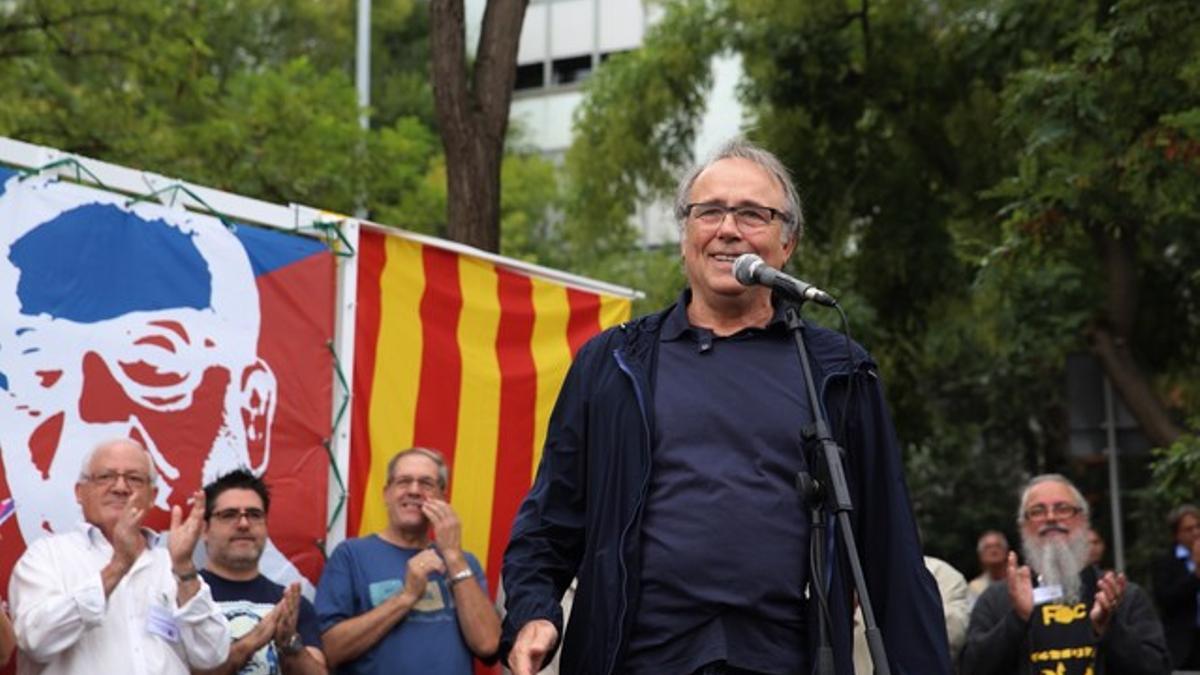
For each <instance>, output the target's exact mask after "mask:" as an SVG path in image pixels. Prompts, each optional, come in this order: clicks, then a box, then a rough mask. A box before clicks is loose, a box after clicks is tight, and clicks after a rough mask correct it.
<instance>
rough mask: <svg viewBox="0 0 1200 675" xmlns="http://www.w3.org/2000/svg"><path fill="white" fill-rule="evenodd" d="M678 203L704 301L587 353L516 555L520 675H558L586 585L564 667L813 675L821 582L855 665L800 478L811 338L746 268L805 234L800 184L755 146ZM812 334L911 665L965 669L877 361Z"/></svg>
mask: <svg viewBox="0 0 1200 675" xmlns="http://www.w3.org/2000/svg"><path fill="white" fill-rule="evenodd" d="M675 206H676V208H675V215H676V218H677V220H678V224H679V228H680V242H679V247H680V249H679V252H680V256H681V257H682V259H683V268H684V271H685V274H686V276H687V282H688V286H689V288H688V289H687V290H686V291H685V292H684V293H683V294H682V295H681V296H680V298H679V300H678V302H677V303H675V304H674V305H672V306H671V307H668V308H667V309H665V310H663V311H661V312H659V313H657V314H652V315H649V316H646V317H642V318H639V319H636V320H634V321H630V322H628V323H626V324H624V325H622V326H620V327H616V328H613V329H610V330H608V331H605V332H604V333H602V334H600V335H599V336H597V337H595V338H593V339H592V340H590V341H589V342H588V343H587V344H586V345H585V346H584V347H583V348H582V349H580V351H579V353H578V355H577V356H576V358H575V361H574V363H573V364H572V366H571V369H570V371H569V373H568V375H567V377H566V380H565V381H564V383H563V387H562V390H561V393H560V394H559V398H558V402H557V403H556V405H555V410H554V413H553V415H552V416H551V418H550V424H549V428H548V431H547V437H546V445H545V449H544V451H543V454H542V460H541V465H540V466H539V468H538V473H537V478H536V480H535V481H534V484H533V487H532V488H531V489H530V491H529V495H528V497H527V498H526V500H525V502H524V503H523V504H522V506H521V509H520V511H519V512H518V514H517V518H516V521H515V523H514V525H513V529H512V538H511V540H510V542H509V546H508V548H507V550H506V552H505V556H504V569H503V577H504V584H505V590H506V591H507V598H506V601H505V605H506V608H507V610H508V611H507V614H506V616H505V624H504V635H503V640H502V647H501V653H502V654H504V653H507V662H508V665H509V666H510V667H511V668H512V670H513V673H514V675H532V674H533V673H536V672H538V670H539V669H540V667H541V666H542V665H543V664H544V663H546V662H547V661H549V660H550V659H551V658H552V657H553V654H554V651H555V650H556V649H557V646H558V644H559V636H560V635H561V634H562V633H563V625H564V621H563V617H562V609H561V608H560V606H559V600H560V598H561V597H562V594H563V591H564V590H565V589H566V588H567V586H568V584H570V583H571V580H572V579H573V578H575V577H578V579H579V586H578V591H577V593H576V596H575V603H574V606H573V608H572V611H571V620H570V623H569V625H570V628H569V629H567V631H566V635H565V638H564V639H563V641H562V661H561V666H562V672H564V673H572V675H581V674H582V675H611V674H614V673H622V674H627V673H632V674H635V675H637V674H642V673H655V674H657V673H680V674H692V673H705V674H708V673H737V674H742V673H770V674H782V673H789V674H790V673H808V672H810V670H809V669H810V666H811V664H812V662H813V660H814V657H815V655H816V652H817V648H818V644H819V643H818V640H817V638H816V633H817V628H816V621H815V618H816V612H815V609H816V607H815V604H816V603H815V602H810V601H809V597H810V596H809V595H808V594H807V593H808V591H809V590H810V587H809V582H810V581H813V582H814V583H819V584H821V586H822V587H823V588H824V592H825V593H826V594H828V597H829V606H830V613H831V614H832V627H833V642H834V647H835V649H836V654H837V657H838V659H837V660H838V672H839V673H849V672H852V663H851V660H850V645H851V634H850V625H851V612H852V608H851V604H850V593H849V584H848V583H847V579H848V578H849V568H848V567H846V568H841V569H836V568H835V569H833V570H831V571H830V574H829V575H828V576H826V577H824V578H819V579H813V578H812V577H813V576H814V575H812V574H811V571H810V570H809V567H808V561H809V550H810V549H809V542H810V536H811V532H810V529H809V513H808V509H807V507H806V506H805V505H804V504H803V503H802V502H801V499H800V497H799V496H798V494H797V491H796V487H795V485H796V474H797V472H798V471H800V470H802V469H805V468H807V467H806V462H807V461H809V460H807V459H806V452H805V450H806V449H805V447H804V445H805V444H804V442H803V440H802V433H801V431H802V429H803V428H804V427H806V426H809V425H811V424H812V421H813V415H812V412H811V410H810V407H809V401H808V398H807V396H806V392H805V386H804V379H803V374H802V370H801V365H800V360H799V358H798V355H797V352H796V345H795V342H794V341H793V336H792V333H791V332H790V331H789V329H788V326H787V323H786V321H785V319H784V309H783V307H782V305H781V304H780V303H778V302H775V301H774V300H778V298H772V293H771V291H770V289H768V288H765V287H762V286H754V287H747V286H744V285H742V284H741V283H739V282H738V281H737V279H735V277H734V275H733V263H734V260H735V259H737V257H738V256H740V255H742V254H746V253H753V254H757V255H758V256H760V257H761V258H762V259H763V260H764V261H765V262H766V264H768V265H770V266H772V267H774V268H782V267H783V266H784V265H785V264H786V263H787V261H788V259H789V258H790V257H791V255H792V253H793V252H794V251H795V250H796V247H797V245H798V243H799V240H800V235H801V229H802V228H801V226H802V223H803V218H802V215H801V211H800V200H799V197H798V196H797V193H796V188H795V186H794V184H793V183H792V179H791V177H790V176H789V174H788V171H787V169H786V168H785V167H784V166H783V164H782V163H781V162H780V161H779V159H778V158H776V157H775V156H774V155H772V154H771V153H769V152H767V151H766V150H763V149H762V148H758V147H756V146H754V145H752V144H750V143H748V142H745V141H741V140H735V141H732V142H730V143H728V144H726V145H725V146H724V147H722V148H720V149H719V150H718V151H717V152H716V153H715V154H714V155H713V156H712V157H711V158H710V159H709V160H708V161H706V162H704V163H702V164H699V165H697V166H696V167H694V168H693V169H692V171H690V172H689V173H688V174H687V175H686V176H684V177H683V179H682V180H681V181H680V185H679V189H678V191H677V193H676V205H675ZM803 330H804V339H805V343H806V345H807V347H808V352H809V357H810V362H811V363H812V364H813V370H814V371H815V372H814V378H815V379H816V381H817V383H818V384H819V386H820V387H821V390H822V391H821V394H820V395H821V405H822V406H823V407H824V408H825V409H826V413H827V415H828V418H829V421H830V425H829V426H830V427H831V429H833V433H834V435H835V436H836V437H837V441H838V442H839V443H840V444H841V445H842V446H843V447H844V448H845V449H846V461H847V471H846V473H847V480H848V483H849V486H848V489H849V492H850V497H851V499H852V500H853V501H854V511H853V514H852V516H851V518H852V520H853V521H854V527H855V535H856V536H857V538H858V541H859V546H860V548H859V549H858V550H859V552H860V558H861V559H862V562H863V566H864V571H865V575H866V582H867V586H868V588H869V590H870V592H871V594H872V598H873V600H874V601H875V603H876V604H875V605H874V607H875V609H876V610H877V611H876V616H877V618H878V619H879V623H880V625H881V628H882V633H883V639H884V642H885V644H886V647H887V650H888V657H889V660H890V662H891V664H892V672H893V673H896V674H897V675H900V674H901V673H907V674H908V675H918V674H919V675H941V674H945V673H948V672H949V671H950V655H949V647H948V646H947V641H946V628H945V623H944V619H943V616H942V610H941V606H940V603H939V600H938V592H937V589H936V587H935V586H934V581H933V578H932V577H931V576H930V574H929V572H928V571H927V570H926V569H925V564H924V561H923V560H922V558H921V547H920V542H919V541H918V538H917V528H916V525H915V523H914V520H913V515H912V508H911V505H910V503H909V499H908V492H907V488H906V487H905V482H904V471H903V466H902V465H901V462H900V452H899V448H898V446H897V444H896V440H895V433H894V430H893V428H892V424H891V419H890V417H889V413H888V411H887V406H886V404H885V403H884V400H883V394H882V389H881V387H880V384H879V381H878V377H877V375H876V372H875V366H874V363H873V362H872V361H871V359H870V357H869V355H867V353H866V352H865V351H864V350H863V349H862V348H861V347H859V346H858V345H854V344H852V343H851V342H850V341H849V340H847V339H846V338H845V337H844V336H842V335H840V334H838V333H834V332H832V331H829V330H825V329H823V328H820V327H818V326H816V325H813V324H808V323H806V324H805V325H804V328H803ZM827 541H828V542H832V541H833V540H832V538H831V539H828V540H827ZM822 543H825V542H822ZM825 548H826V552H827V558H826V559H836V558H835V557H834V556H833V555H832V554H833V553H834V550H833V549H832V548H831V546H826V547H825ZM838 553H839V554H840V551H838ZM837 557H840V555H839V556H837Z"/></svg>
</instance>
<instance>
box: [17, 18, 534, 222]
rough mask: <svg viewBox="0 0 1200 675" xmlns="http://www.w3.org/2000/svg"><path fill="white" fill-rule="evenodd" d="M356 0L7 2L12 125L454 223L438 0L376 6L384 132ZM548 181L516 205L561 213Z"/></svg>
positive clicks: (375, 215)
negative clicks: (359, 75) (432, 17)
mask: <svg viewBox="0 0 1200 675" xmlns="http://www.w3.org/2000/svg"><path fill="white" fill-rule="evenodd" d="M356 4H357V3H355V2H353V1H352V0H338V1H336V2H330V1H328V0H238V1H237V2H233V1H231V0H221V1H214V2H209V1H204V2H201V1H191V2H167V3H164V2H159V1H158V0H121V1H120V2H117V1H116V0H38V1H37V2H34V1H32V0H16V1H14V2H10V3H3V4H0V87H3V90H4V92H5V96H4V97H3V99H2V100H0V135H4V136H10V137H13V138H17V139H20V140H23V141H27V142H31V143H38V144H43V145H47V146H51V147H55V148H59V149H62V150H66V151H70V152H76V153H79V154H82V155H86V156H91V157H96V158H100V159H105V160H108V161H112V162H117V163H121V164H126V165H129V166H135V167H138V168H142V169H146V170H149V171H154V172H157V173H160V174H164V175H168V176H175V177H179V178H182V179H185V180H189V181H193V182H196V183H200V184H203V185H208V186H212V187H216V188H221V189H225V190H229V191H232V192H237V193H240V194H245V195H249V196H253V197H258V198H261V199H266V200H270V201H276V202H284V203H286V202H299V203H304V204H310V205H312V206H316V207H320V208H323V209H327V210H330V211H335V212H342V213H351V212H353V211H354V210H355V207H356V205H357V203H358V199H359V195H360V193H361V194H365V195H366V206H367V209H368V212H369V214H370V216H371V217H372V219H373V220H376V221H378V222H383V223H387V224H390V225H396V226H400V227H404V228H407V229H411V230H417V231H421V232H428V233H434V234H443V233H444V223H445V218H446V216H445V214H446V202H447V200H446V187H445V182H446V174H445V164H444V161H443V159H442V150H441V143H440V142H439V140H438V137H437V132H436V125H435V120H434V114H433V97H432V87H431V85H430V77H429V44H428V43H429V40H428V32H429V31H428V27H429V16H428V7H427V4H426V3H424V2H419V1H416V0H376V1H375V2H374V3H372V4H373V9H372V49H373V58H372V93H373V95H372V101H373V105H372V109H371V111H370V112H371V121H372V128H371V130H370V131H369V132H363V131H362V130H361V129H360V128H359V122H358V114H359V113H358V110H357V103H356V95H355V91H354V87H353V83H352V80H351V76H350V73H351V72H352V69H353V65H354V63H353V59H354V39H355V35H354V11H355V9H356ZM538 162H539V160H537V159H536V158H523V159H521V160H520V162H519V163H520V165H521V166H522V167H524V168H525V169H526V173H528V172H535V173H536V172H538V171H541V172H542V173H545V172H546V171H547V169H546V168H545V167H547V166H548V164H545V163H544V162H542V165H543V168H541V169H539V168H537V166H536V165H537V164H538ZM517 174H518V175H520V174H521V172H520V171H518V172H517ZM546 184H550V183H549V182H544V183H538V182H535V181H533V180H527V181H524V182H523V183H519V185H522V186H524V189H528V190H530V192H529V194H522V193H520V192H518V191H513V190H509V189H508V188H506V189H505V192H504V199H506V200H509V201H511V202H512V204H513V205H512V206H511V207H510V208H509V210H510V211H511V212H512V213H513V214H516V213H518V212H521V213H524V214H526V218H525V219H526V220H529V219H530V218H529V214H531V213H533V212H534V211H535V210H536V209H541V210H542V211H545V210H546V209H547V208H548V207H549V203H548V202H547V201H545V200H548V199H551V198H553V197H556V196H557V193H556V192H551V193H550V194H547V193H546V192H545V190H544V189H542V186H543V185H546ZM539 200H541V201H539ZM514 217H515V216H514ZM518 225H519V223H518ZM518 225H514V227H517V226H518Z"/></svg>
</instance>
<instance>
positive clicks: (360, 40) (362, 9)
mask: <svg viewBox="0 0 1200 675" xmlns="http://www.w3.org/2000/svg"><path fill="white" fill-rule="evenodd" d="M357 23H358V32H357V35H356V44H355V47H356V49H355V55H354V88H355V89H357V90H358V125H359V126H360V127H362V129H363V131H366V130H368V129H370V128H371V117H370V115H369V114H368V109H369V108H370V107H371V0H358V22H357ZM364 142H365V139H364ZM358 154H359V158H360V160H362V159H365V157H364V155H365V154H366V147H365V146H364V145H360V146H359V149H358ZM361 164H362V162H361V161H360V165H361ZM357 202H358V204H357V205H356V207H355V210H354V215H355V216H356V217H358V218H360V219H361V218H366V217H367V194H366V187H365V186H362V185H360V186H359V190H358V199H357Z"/></svg>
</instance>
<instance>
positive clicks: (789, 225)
mask: <svg viewBox="0 0 1200 675" xmlns="http://www.w3.org/2000/svg"><path fill="white" fill-rule="evenodd" d="M723 159H746V160H749V161H751V162H754V163H755V164H757V165H759V166H761V167H762V168H763V169H765V170H766V172H767V173H769V174H771V177H772V178H774V179H775V180H776V181H777V182H778V183H779V186H780V187H782V188H783V196H784V205H783V211H784V218H785V220H784V227H783V234H784V241H785V242H794V241H799V240H800V237H801V236H802V235H803V234H804V212H803V210H802V209H801V205H800V195H799V193H797V192H796V184H795V183H793V182H792V174H791V172H790V171H788V170H787V167H786V166H784V165H783V162H781V161H779V158H778V157H776V156H775V155H774V154H773V153H771V152H770V151H769V150H766V149H764V148H762V147H760V146H757V145H755V144H753V143H751V142H750V141H747V140H746V139H744V138H734V139H731V140H729V141H726V142H725V143H724V144H723V145H721V147H719V148H717V149H716V151H715V152H713V153H712V154H711V155H709V157H708V158H707V159H706V160H704V161H703V162H701V163H700V164H697V165H695V166H693V167H692V168H691V169H689V170H688V171H687V173H685V174H684V175H683V178H682V179H680V181H679V187H678V188H676V190H675V220H676V224H677V225H678V227H679V230H680V232H682V231H683V226H684V223H685V222H686V221H687V204H688V196H689V195H690V194H691V192H692V185H694V184H695V183H696V179H697V178H698V177H699V176H700V174H701V173H703V172H704V170H705V169H707V168H708V167H710V166H712V165H713V164H716V163H717V162H719V161H721V160H723Z"/></svg>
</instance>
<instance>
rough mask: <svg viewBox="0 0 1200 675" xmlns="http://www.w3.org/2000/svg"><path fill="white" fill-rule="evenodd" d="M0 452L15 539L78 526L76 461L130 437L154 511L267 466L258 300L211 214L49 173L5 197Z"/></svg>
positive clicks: (267, 413)
mask: <svg viewBox="0 0 1200 675" xmlns="http://www.w3.org/2000/svg"><path fill="white" fill-rule="evenodd" d="M0 204H3V205H4V212H5V213H6V214H9V218H8V219H6V221H5V222H4V223H2V224H0V453H2V455H3V460H4V469H5V473H6V478H7V482H8V485H9V488H10V491H11V494H12V497H13V501H14V506H15V512H16V517H17V519H18V520H19V523H20V528H21V532H22V536H23V538H24V539H25V541H27V542H28V541H33V540H34V539H36V538H37V537H38V536H40V535H41V534H43V533H45V532H47V531H50V532H60V531H63V530H65V529H67V528H69V527H71V526H73V525H74V524H75V523H77V522H78V521H79V518H80V513H79V511H78V510H77V509H76V508H72V507H73V506H75V505H74V504H73V503H72V502H71V500H69V499H64V498H63V496H64V495H69V494H70V493H71V490H72V486H73V485H74V483H75V481H76V478H77V477H78V473H79V467H80V462H81V459H82V457H83V456H84V455H85V454H86V453H87V452H88V451H89V450H90V449H91V448H93V447H94V446H96V445H97V444H98V443H100V442H102V441H106V440H110V439H113V438H131V439H134V440H136V441H138V442H139V443H141V444H142V445H144V446H145V447H146V449H147V450H148V451H149V453H150V455H151V457H152V459H153V461H154V468H155V469H156V470H157V473H158V475H159V477H160V483H159V489H158V493H157V498H156V501H155V506H156V508H157V509H167V508H169V507H168V502H170V503H180V502H181V501H182V500H183V499H185V498H186V496H188V495H190V494H191V493H192V492H193V491H194V490H196V489H199V488H200V486H201V485H203V484H204V482H205V481H206V480H207V479H210V478H212V477H214V476H215V475H216V474H217V473H219V472H220V471H223V470H228V469H230V468H235V467H238V466H245V467H247V468H249V469H251V470H252V471H255V472H256V473H261V471H263V470H264V468H265V466H266V464H267V462H268V460H269V455H270V439H269V430H270V426H271V418H272V415H273V413H274V407H275V402H276V383H275V376H274V374H273V373H272V370H271V368H270V367H269V366H268V365H267V364H266V363H265V362H263V361H262V360H261V359H259V358H258V356H257V342H258V334H259V298H258V291H257V287H256V285H255V279H254V274H253V271H252V269H251V265H250V261H249V259H248V257H247V255H246V252H245V249H244V248H243V247H242V246H241V244H240V243H239V241H238V239H237V237H236V236H235V235H234V234H233V233H232V232H230V231H229V230H228V229H227V228H226V227H225V226H224V225H223V224H222V223H221V222H220V221H219V220H217V219H215V218H212V217H209V216H201V215H197V214H191V213H188V212H185V211H182V210H177V209H170V208H167V207H165V206H162V205H158V204H150V203H137V204H129V203H127V201H126V200H125V198H123V197H121V196H119V195H115V194H112V193H104V192H99V191H95V190H90V189H86V188H82V187H80V186H76V185H72V184H68V183H62V182H54V181H52V180H46V179H38V178H34V179H30V180H28V181H24V182H18V181H9V183H8V184H7V189H6V190H5V191H4V193H3V194H2V195H0Z"/></svg>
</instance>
